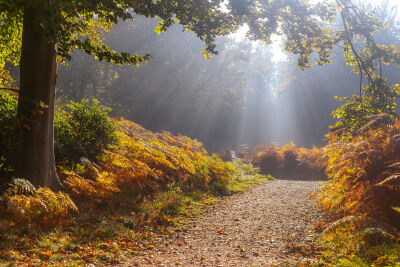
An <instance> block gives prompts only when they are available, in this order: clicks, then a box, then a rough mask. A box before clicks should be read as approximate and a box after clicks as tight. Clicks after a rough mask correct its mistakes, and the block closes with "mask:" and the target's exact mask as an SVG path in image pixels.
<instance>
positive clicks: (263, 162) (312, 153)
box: [238, 142, 327, 179]
mask: <svg viewBox="0 0 400 267" xmlns="http://www.w3.org/2000/svg"><path fill="white" fill-rule="evenodd" d="M238 155H239V156H240V157H244V158H248V159H250V160H251V162H252V163H253V164H254V165H256V166H258V167H259V168H260V169H261V172H262V173H264V174H271V175H272V176H274V177H278V178H291V179H323V178H324V177H325V174H324V171H325V168H326V164H327V161H326V157H325V155H324V153H323V149H322V148H318V147H313V148H312V149H308V148H304V147H297V146H296V144H295V143H293V142H290V143H289V144H286V145H284V146H282V147H281V146H279V145H278V144H276V143H270V144H269V145H257V146H255V147H254V148H253V149H252V150H250V151H248V150H247V151H246V149H242V150H241V151H239V153H238Z"/></svg>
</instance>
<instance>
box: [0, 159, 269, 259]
mask: <svg viewBox="0 0 400 267" xmlns="http://www.w3.org/2000/svg"><path fill="white" fill-rule="evenodd" d="M238 166H239V167H238V169H239V171H238V172H237V174H236V176H235V178H234V179H233V181H231V182H230V183H229V184H228V192H229V193H230V194H234V193H239V192H242V191H244V190H246V189H248V188H249V187H251V186H253V185H257V184H260V183H263V182H267V181H270V180H272V179H273V178H272V177H270V176H264V175H259V174H258V173H257V169H256V168H253V167H251V166H249V165H245V164H241V163H240V162H239V163H238ZM221 198H222V197H216V196H213V195H212V194H206V193H201V192H190V193H184V192H182V191H181V190H180V189H179V187H178V186H176V185H170V186H169V188H168V191H164V192H158V193H157V194H155V195H153V196H152V197H148V198H147V199H145V200H144V201H143V202H141V203H138V204H136V205H133V206H132V207H131V208H130V210H126V209H109V210H107V209H105V210H87V211H85V212H84V213H80V214H79V215H77V216H75V217H71V218H70V219H68V220H65V222H64V223H63V224H62V225H59V226H58V227H55V228H54V227H53V228H49V229H45V228H38V227H36V226H35V225H31V224H26V225H23V226H16V225H14V224H13V223H9V224H7V225H2V226H0V266H19V265H28V266H87V265H89V264H91V263H95V264H96V265H97V266H105V265H110V264H115V263H119V262H123V261H125V260H126V259H128V258H130V257H133V256H134V255H136V254H140V253H144V252H145V251H146V250H150V249H152V248H153V246H154V245H155V242H156V238H155V237H157V236H160V235H171V234H173V233H174V231H177V230H178V229H181V228H184V227H186V226H185V225H186V223H187V222H189V221H191V220H193V218H196V217H197V216H199V215H200V214H202V213H203V212H205V211H207V210H208V209H209V208H210V207H212V206H213V205H215V203H217V202H218V201H219V200H221ZM3 223H6V222H3Z"/></svg>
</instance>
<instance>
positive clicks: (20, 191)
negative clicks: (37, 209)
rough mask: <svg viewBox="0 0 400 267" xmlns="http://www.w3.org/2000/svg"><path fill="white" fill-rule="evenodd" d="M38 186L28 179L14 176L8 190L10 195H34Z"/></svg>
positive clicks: (7, 192)
mask: <svg viewBox="0 0 400 267" xmlns="http://www.w3.org/2000/svg"><path fill="white" fill-rule="evenodd" d="M35 192H36V188H35V187H34V186H33V185H32V184H31V183H30V182H29V181H28V180H26V179H21V178H13V179H12V180H11V183H9V188H8V189H7V191H6V194H8V195H33V194H34V193H35Z"/></svg>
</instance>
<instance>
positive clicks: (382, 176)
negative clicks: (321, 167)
mask: <svg viewBox="0 0 400 267" xmlns="http://www.w3.org/2000/svg"><path fill="white" fill-rule="evenodd" d="M327 137H328V139H329V145H328V146H326V147H325V153H326V155H327V156H328V167H327V174H328V177H329V178H330V179H331V183H330V184H329V185H327V186H326V187H325V188H324V190H322V191H321V193H320V194H319V201H320V203H321V204H322V205H323V206H324V207H325V208H326V209H328V210H330V211H332V212H334V213H335V214H336V215H343V214H363V215H366V216H368V217H370V218H373V219H375V220H378V221H383V222H386V223H389V224H392V225H394V226H399V225H400V216H399V215H400V213H399V212H397V211H396V207H399V206H400V194H399V189H400V179H399V178H400V177H399V173H400V121H399V120H397V121H396V122H395V123H394V124H392V125H385V126H381V127H379V128H374V129H366V130H364V131H363V132H359V134H358V135H357V136H355V137H353V138H352V139H351V140H350V141H349V140H346V139H343V138H341V137H340V136H339V135H337V134H335V133H330V134H329V135H328V136H327Z"/></svg>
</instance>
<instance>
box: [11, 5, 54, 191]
mask: <svg viewBox="0 0 400 267" xmlns="http://www.w3.org/2000/svg"><path fill="white" fill-rule="evenodd" d="M35 18H37V14H36V12H35V10H34V9H29V8H28V9H25V10H24V18H23V34H22V48H21V60H20V94H19V99H18V118H19V119H20V120H21V121H26V122H27V123H24V124H25V125H24V127H22V128H23V130H22V145H21V149H20V150H19V152H18V154H17V159H16V175H17V176H18V177H21V178H26V179H28V180H29V181H30V182H31V183H32V184H33V185H35V186H47V187H50V188H52V189H56V188H58V187H59V186H60V181H59V179H58V176H57V173H56V169H55V159H54V99H55V87H56V79H57V51H56V45H55V43H53V42H52V41H50V39H51V38H48V37H47V36H45V35H44V33H43V31H42V29H41V26H40V24H39V23H38V22H37V21H36V20H35Z"/></svg>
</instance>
